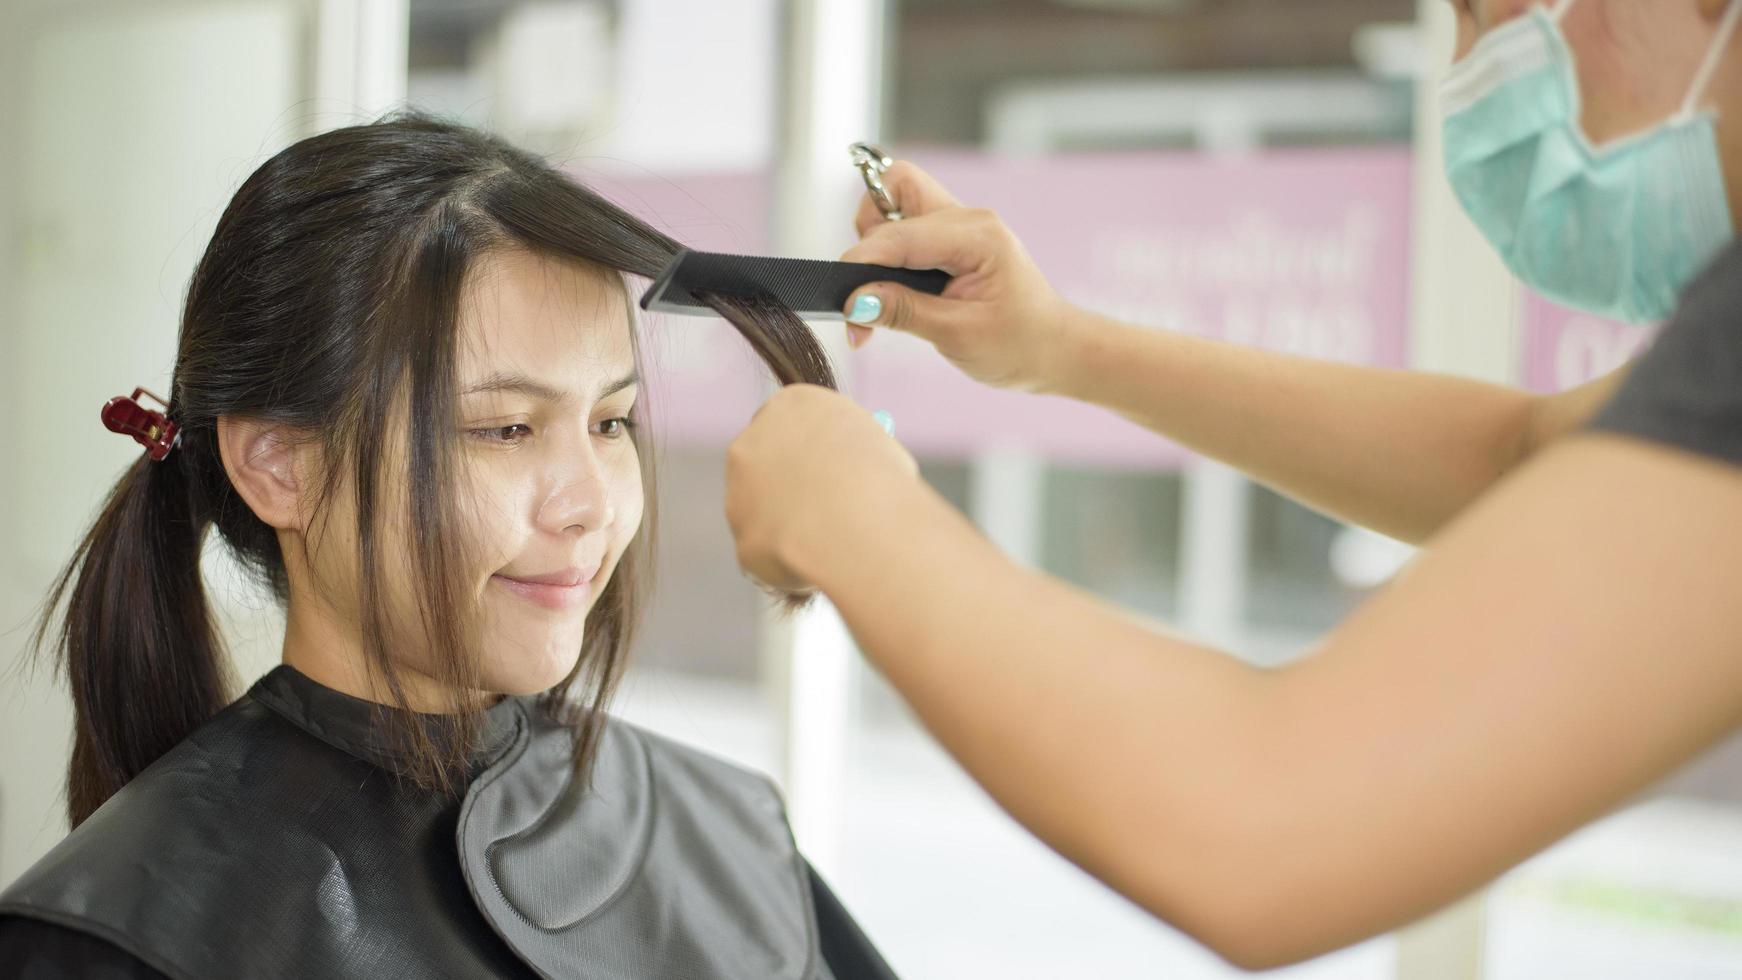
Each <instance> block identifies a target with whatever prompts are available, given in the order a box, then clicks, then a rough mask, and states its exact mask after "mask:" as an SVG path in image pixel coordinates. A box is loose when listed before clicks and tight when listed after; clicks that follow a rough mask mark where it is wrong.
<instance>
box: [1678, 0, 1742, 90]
mask: <svg viewBox="0 0 1742 980" xmlns="http://www.w3.org/2000/svg"><path fill="white" fill-rule="evenodd" d="M1738 22H1742V0H1730V6H1729V8H1728V9H1726V10H1725V11H1724V19H1723V20H1721V21H1719V22H1718V36H1717V37H1716V38H1715V39H1714V40H1713V41H1712V47H1711V48H1710V49H1709V50H1708V51H1707V52H1706V58H1705V60H1704V61H1702V62H1700V71H1699V74H1697V75H1695V76H1694V84H1693V85H1692V86H1691V87H1689V89H1688V97H1687V99H1686V100H1684V101H1683V102H1682V107H1681V111H1680V112H1678V113H1676V118H1678V119H1687V118H1689V117H1691V116H1693V115H1695V114H1696V113H1698V112H1699V108H1700V100H1701V99H1702V98H1704V97H1705V94H1706V89H1707V88H1709V87H1710V86H1711V84H1712V76H1713V75H1715V74H1717V72H1718V65H1720V64H1722V63H1723V61H1724V55H1726V54H1728V53H1729V51H1730V39H1731V38H1732V37H1734V36H1735V34H1736V25H1737V23H1738Z"/></svg>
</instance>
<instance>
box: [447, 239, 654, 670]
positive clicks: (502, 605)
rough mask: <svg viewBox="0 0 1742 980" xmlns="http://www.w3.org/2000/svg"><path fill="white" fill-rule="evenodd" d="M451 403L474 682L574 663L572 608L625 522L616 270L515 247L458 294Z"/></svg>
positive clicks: (597, 585) (637, 470) (628, 351)
mask: <svg viewBox="0 0 1742 980" xmlns="http://www.w3.org/2000/svg"><path fill="white" fill-rule="evenodd" d="M460 341H461V343H460V358H459V364H458V368H457V371H456V374H457V379H458V382H459V384H458V390H459V391H460V392H461V396H460V406H459V418H460V423H461V427H462V429H463V430H464V431H463V434H462V441H463V445H464V447H465V448H464V450H463V453H464V458H465V459H466V461H467V467H466V472H467V475H468V477H469V482H470V484H471V486H470V493H469V495H468V496H469V497H470V500H471V502H472V505H473V507H474V508H475V510H474V513H473V515H472V524H473V530H472V532H471V533H472V535H473V540H472V544H473V546H474V548H475V549H476V553H477V555H478V556H479V557H480V559H481V562H480V564H479V565H478V566H476V568H475V574H474V581H473V585H474V586H475V588H476V595H477V598H478V601H479V603H480V606H481V609H482V612H483V620H482V626H483V631H484V633H483V636H484V651H483V654H484V659H483V666H484V676H485V680H486V684H487V686H488V688H489V689H490V690H493V691H500V692H504V693H511V694H525V693H532V692H536V691H542V690H545V689H547V688H549V687H551V686H552V685H554V684H556V683H557V682H559V681H561V680H562V679H563V678H564V677H566V676H568V674H569V672H570V671H572V670H573V669H574V666H575V660H576V657H577V656H578V655H579V652H580V649H581V641H582V639H583V637H584V635H585V631H586V619H587V613H588V612H589V611H590V610H591V609H592V608H593V605H594V604H595V603H596V602H597V601H598V598H599V595H600V593H601V592H603V591H604V588H605V585H606V583H608V582H610V580H611V575H612V573H613V572H614V571H615V570H616V568H617V564H618V562H619V560H620V559H621V558H622V556H623V552H624V551H625V549H627V548H628V547H629V543H630V541H631V540H632V539H633V538H634V537H635V534H636V532H637V530H639V528H640V527H641V514H642V506H643V500H642V486H641V460H640V455H639V453H638V452H637V449H636V445H635V439H634V434H633V433H632V432H631V428H630V426H631V423H630V421H629V414H630V410H631V409H632V408H633V407H634V405H635V399H636V395H637V393H638V392H639V390H640V383H639V379H638V378H637V376H636V364H635V348H634V346H633V344H632V342H631V337H630V317H629V313H628V310H627V308H626V305H625V300H624V292H623V288H622V284H621V281H620V280H618V279H617V278H616V277H615V276H614V275H606V274H605V273H602V272H599V271H596V270H591V269H587V268H585V267H583V266H580V265H577V264H574V263H568V262H561V261H556V260H551V259H547V258H541V257H538V256H535V255H532V254H530V253H528V252H524V251H520V250H512V251H499V252H496V253H493V254H492V255H490V256H489V257H486V258H485V259H484V260H483V261H481V262H480V263H479V264H478V266H477V267H476V268H475V269H474V273H473V275H472V276H471V277H470V279H469V281H468V283H467V288H466V290H465V293H464V295H463V305H462V309H461V319H460Z"/></svg>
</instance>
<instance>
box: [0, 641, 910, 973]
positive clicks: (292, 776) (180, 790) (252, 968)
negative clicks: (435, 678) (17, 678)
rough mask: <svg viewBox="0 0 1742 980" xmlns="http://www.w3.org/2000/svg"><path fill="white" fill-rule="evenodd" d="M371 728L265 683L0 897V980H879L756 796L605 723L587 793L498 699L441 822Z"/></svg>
mask: <svg viewBox="0 0 1742 980" xmlns="http://www.w3.org/2000/svg"><path fill="white" fill-rule="evenodd" d="M375 710H376V709H375V707H374V706H373V705H371V704H370V703H369V702H365V701H361V700H357V699H354V698H350V697H348V696H346V695H343V694H340V693H338V692H336V691H332V690H330V689H328V688H325V687H322V686H320V685H319V684H316V683H315V682H314V681H312V680H309V679H308V678H306V677H304V676H303V675H301V674H299V673H297V672H296V671H295V670H293V669H291V668H289V667H279V668H277V669H275V670H273V671H272V672H271V673H270V674H268V675H266V677H264V678H262V679H261V680H260V682H259V683H257V684H256V685H255V686H254V687H253V688H252V689H251V690H250V691H249V692H248V694H246V695H244V696H243V697H242V698H241V699H239V700H238V701H237V702H236V703H235V704H233V705H231V706H230V707H228V708H226V709H225V710H224V711H223V712H221V713H220V714H219V715H218V716H217V717H215V718H214V719H212V721H211V722H209V723H207V724H206V725H205V726H203V727H201V728H200V729H199V730H198V731H196V732H194V733H193V734H192V735H190V736H189V737H188V738H187V739H185V740H184V741H182V742H181V743H180V744H179V745H177V746H176V747H175V748H174V749H172V750H171V751H170V752H168V753H167V754H165V756H164V757H163V758H162V759H160V760H159V761H158V762H157V763H155V764H154V765H152V766H151V767H150V768H149V769H147V770H146V771H145V772H144V773H141V774H140V775H139V776H138V777H137V778H136V779H134V780H133V781H132V782H130V783H129V784H128V785H127V786H126V787H124V788H123V789H122V790H121V792H119V793H117V794H116V795H115V797H114V798H113V799H111V800H109V801H108V802H107V803H106V804H104V805H103V806H102V807H101V808H100V809H98V810H97V812H96V813H95V814H93V815H92V816H91V817H90V819H88V820H86V821H85V822H84V823H83V824H81V825H80V826H79V828H78V829H77V830H75V831H74V832H73V833H72V834H70V835H69V836H68V837H67V838H66V840H64V841H62V842H61V843H60V844H59V845H57V846H56V847H55V848H54V849H53V850H52V851H50V852H49V853H48V854H47V855H46V856H45V857H44V858H43V859H42V860H41V861H40V862H38V863H37V864H36V865H35V866H33V867H32V868H30V869H29V870H27V871H26V872H25V873H24V874H23V875H22V876H21V877H20V878H19V879H18V881H16V882H15V883H13V885H12V886H11V887H9V888H8V889H7V890H6V891H5V892H4V893H0V976H4V977H7V978H14V977H28V978H38V980H49V978H61V977H81V978H91V977H101V978H131V977H154V978H155V977H164V976H167V977H174V978H188V980H192V978H207V977H244V976H246V977H287V978H288V977H323V978H341V977H368V978H372V980H391V978H399V977H534V976H542V977H589V978H592V977H598V978H608V980H618V978H621V980H630V978H659V980H682V978H694V980H713V978H721V980H725V978H754V980H773V978H785V977H791V978H795V980H849V978H860V977H876V978H882V977H890V976H893V974H892V973H891V972H890V970H889V967H888V966H887V965H886V964H885V963H884V962H883V960H882V958H881V957H880V956H879V955H878V954H877V951H876V950H875V949H874V948H873V947H872V945H871V943H870V942H869V941H868V940H867V939H866V938H865V936H864V934H863V933H861V932H860V930H859V928H858V926H857V925H856V924H855V923H854V922H853V919H852V917H851V916H849V915H848V914H847V912H846V910H845V909H843V908H842V907H841V905H840V903H839V902H838V901H837V900H836V899H835V897H834V895H833V894H831V893H830V891H829V889H828V887H827V886H825V885H824V884H823V882H822V881H821V879H819V878H818V877H817V875H816V873H815V872H814V871H812V870H811V868H810V866H809V864H808V863H807V862H806V861H805V860H804V858H803V857H802V856H800V855H799V853H798V852H797V850H796V848H795V847H794V845H793V841H792V834H791V830H790V829H789V827H788V825H787V823H786V817H785V812H784V809H783V807H782V805H781V802H780V799H779V797H778V796H777V795H776V792H775V790H774V788H773V787H772V785H771V784H769V782H768V781H767V780H766V779H764V778H762V777H760V776H757V775H754V774H752V773H749V772H745V771H743V770H740V769H738V768H737V767H735V766H731V765H729V764H727V763H724V762H722V761H719V760H717V759H715V758H713V757H712V756H708V755H706V754H704V753H701V752H698V751H696V750H693V749H689V748H686V747H683V746H680V745H678V744H676V743H674V742H670V741H668V740H666V739H663V738H660V737H658V736H656V735H653V734H651V733H649V732H646V731H643V730H641V729H638V728H636V727H634V726H632V725H629V724H626V723H624V722H621V721H617V720H612V721H611V722H610V723H609V724H608V725H607V727H606V729H605V735H604V738H603V740H602V742H601V745H600V751H599V756H598V761H597V763H596V764H595V767H594V773H593V778H592V782H591V788H590V789H589V790H585V791H583V790H579V789H577V788H576V786H575V785H574V782H573V780H572V779H571V778H570V776H569V766H568V760H569V758H570V752H569V734H568V731H567V729H565V728H563V727H562V726H561V725H560V724H558V723H556V722H554V721H551V720H549V719H548V718H546V717H545V714H544V712H542V711H540V710H539V709H538V707H537V706H536V704H535V702H534V701H532V700H531V699H525V698H508V699H505V700H503V701H502V702H500V703H499V704H497V705H496V706H494V707H492V708H491V709H490V710H489V711H488V712H487V715H486V723H485V726H484V728H485V730H484V732H483V735H482V736H481V738H480V740H479V747H478V750H477V751H476V752H475V753H474V756H473V759H472V768H471V773H472V776H471V782H470V784H469V786H468V787H467V790H466V792H465V794H464V796H463V798H461V799H454V798H452V797H444V796H442V795H441V794H439V793H435V792H430V791H424V790H420V789H417V788H416V787H415V786H412V785H411V784H410V783H408V782H406V781H405V780H402V779H396V778H395V777H394V776H393V775H392V773H391V770H392V768H393V760H394V754H393V751H392V749H391V748H390V747H389V746H388V745H387V744H386V743H385V742H383V741H382V740H381V738H380V737H379V736H378V734H377V731H378V729H377V727H376V726H375V725H374V724H372V717H371V716H372V715H373V714H374V713H375Z"/></svg>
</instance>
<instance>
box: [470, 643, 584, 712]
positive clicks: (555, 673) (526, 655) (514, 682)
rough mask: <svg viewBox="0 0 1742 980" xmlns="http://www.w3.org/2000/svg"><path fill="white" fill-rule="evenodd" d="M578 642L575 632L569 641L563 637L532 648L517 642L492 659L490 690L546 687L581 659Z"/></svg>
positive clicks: (528, 691)
mask: <svg viewBox="0 0 1742 980" xmlns="http://www.w3.org/2000/svg"><path fill="white" fill-rule="evenodd" d="M581 641H582V636H581V635H580V633H579V632H578V631H577V632H576V634H575V635H574V637H573V638H572V642H571V640H570V638H569V637H566V636H565V637H564V638H563V639H562V641H561V642H555V641H554V639H553V641H552V642H549V643H547V644H542V645H539V646H536V647H535V646H532V645H530V644H529V645H526V646H519V645H517V646H515V647H514V648H513V649H511V650H508V651H504V653H503V655H502V656H501V657H498V658H494V659H495V662H494V664H493V665H492V669H491V670H490V676H489V678H488V686H489V688H490V690H492V691H495V692H497V693H500V694H510V695H516V696H518V695H525V694H540V693H543V692H545V691H548V690H550V689H551V688H553V687H555V686H557V685H558V684H561V683H562V682H563V679H564V678H565V677H568V676H569V674H571V673H573V672H574V669H575V664H576V663H578V662H580V659H581Z"/></svg>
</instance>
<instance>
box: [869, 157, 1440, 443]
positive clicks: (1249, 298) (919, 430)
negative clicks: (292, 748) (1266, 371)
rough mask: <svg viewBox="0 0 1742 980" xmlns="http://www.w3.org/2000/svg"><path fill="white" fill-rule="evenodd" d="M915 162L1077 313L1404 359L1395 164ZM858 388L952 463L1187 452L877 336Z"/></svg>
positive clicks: (1404, 170)
mask: <svg viewBox="0 0 1742 980" xmlns="http://www.w3.org/2000/svg"><path fill="white" fill-rule="evenodd" d="M915 158H916V160H917V161H918V162H919V163H920V164H921V165H922V166H924V167H926V169H927V170H928V171H929V172H931V173H932V174H934V175H935V176H937V177H938V179H939V180H940V181H941V182H942V183H943V184H944V185H945V186H946V187H949V188H951V189H952V191H953V192H954V193H955V194H956V196H957V197H959V198H961V199H963V200H964V201H965V202H969V203H973V204H976V205H980V206H986V207H991V208H993V209H994V210H996V211H997V212H998V214H999V216H1000V217H1001V218H1002V219H1003V220H1004V222H1005V223H1006V224H1008V225H1009V226H1010V227H1011V229H1012V230H1013V231H1014V232H1015V233H1016V235H1017V237H1018V238H1020V239H1021V240H1022V242H1023V243H1024V245H1025V246H1026V247H1027V249H1028V251H1029V253H1030V254H1031V255H1033V257H1034V259H1035V261H1036V263H1038V264H1039V266H1040V268H1041V269H1042V270H1044V271H1045V272H1046V274H1047V276H1048V278H1049V279H1050V280H1051V281H1052V283H1053V285H1054V286H1055V287H1056V288H1057V289H1058V290H1059V292H1060V293H1061V294H1063V295H1064V296H1065V297H1066V298H1068V299H1070V300H1072V301H1073V302H1075V303H1077V304H1079V305H1081V306H1083V307H1085V308H1088V309H1091V310H1095V311H1097V312H1101V313H1106V314H1110V315H1113V316H1116V317H1118V318H1120V319H1122V320H1126V321H1128V322H1131V323H1136V324H1139V325H1142V326H1145V327H1149V328H1152V329H1155V330H1172V331H1179V332H1182V333H1189V334H1194V335H1198V336H1203V337H1210V338H1215V339H1219V340H1229V341H1233V342H1236V343H1241V344H1247V345H1251V346H1257V347H1263V348H1267V349H1270V350H1278V351H1287V352H1291V353H1299V354H1307V355H1311V356H1315V357H1326V358H1332V359H1335V360H1340V361H1349V362H1355V363H1364V364H1382V365H1393V366H1400V365H1402V364H1404V363H1405V360H1406V349H1405V335H1406V325H1407V321H1408V298H1409V227H1410V158H1409V155H1408V153H1407V152H1405V151H1400V150H1340V151H1287V152H1273V153H1266V154H1263V155H1256V156H1252V157H1246V158H1238V159H1233V160H1230V159H1220V158H1209V157H1204V156H1201V155H1197V154H1187V153H1152V152H1146V153H1130V154H1117V155H1092V156H1089V155H1085V156H1070V157H1051V158H1045V159H1036V160H1031V161H1016V160H1000V159H996V158H988V157H984V156H977V155H975V156H969V155H959V154H958V155H944V154H931V155H925V154H915ZM854 377H855V381H856V393H857V395H858V397H859V398H860V399H861V400H863V401H864V402H865V404H867V405H870V406H874V407H880V408H885V409H887V410H889V411H891V412H892V413H893V414H894V415H895V417H896V420H897V427H898V431H899V432H900V435H901V438H902V441H903V442H904V443H906V444H907V445H908V446H909V447H910V448H912V449H913V450H914V451H915V452H917V453H920V454H922V455H929V456H934V457H939V456H941V457H946V458H948V457H958V458H959V457H963V456H968V455H971V454H973V453H975V452H977V451H979V450H980V449H982V448H983V447H985V446H987V445H991V444H998V445H1003V446H1015V447H1020V448H1024V449H1027V450H1030V451H1033V452H1035V453H1038V454H1040V455H1043V456H1045V457H1047V458H1049V459H1053V460H1057V461H1062V462H1072V463H1082V464H1089V465H1105V466H1120V467H1169V466H1175V465H1178V464H1179V463H1180V462H1181V461H1182V460H1183V459H1184V458H1185V456H1186V454H1185V453H1184V452H1183V451H1182V450H1181V449H1179V448H1178V447H1177V446H1175V445H1173V444H1171V443H1168V442H1166V441H1165V440H1162V439H1159V438H1157V437H1156V436H1155V435H1154V434H1153V433H1150V432H1148V431H1146V430H1144V429H1142V428H1140V427H1138V426H1137V425H1135V424H1133V423H1130V422H1127V421H1125V420H1124V419H1121V418H1119V417H1117V416H1115V415H1113V414H1112V413H1109V412H1107V411H1105V410H1102V409H1099V408H1095V407H1093V406H1089V405H1084V404H1080V403H1076V402H1071V401H1067V400H1064V399H1060V398H1037V397H1033V396H1028V395H1022V394H1017V393H1012V392H1001V391H994V390H992V389H988V388H985V387H983V386H981V385H977V384H975V383H973V382H972V381H969V380H968V379H966V378H965V377H963V375H962V374H961V373H960V372H959V371H957V370H956V369H955V368H954V367H953V366H951V365H950V364H949V363H948V362H946V361H944V360H943V358H941V357H940V356H939V355H938V354H937V353H936V352H935V351H933V350H931V349H930V348H929V347H927V346H926V345H924V344H922V343H919V342H917V341H912V340H909V339H908V338H903V337H881V336H880V337H878V338H876V342H875V343H874V344H872V345H871V346H870V347H868V348H866V350H865V351H864V352H863V353H862V354H861V355H860V360H859V361H858V362H857V366H856V371H855V375H854ZM1158 383H1159V382H1158Z"/></svg>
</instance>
